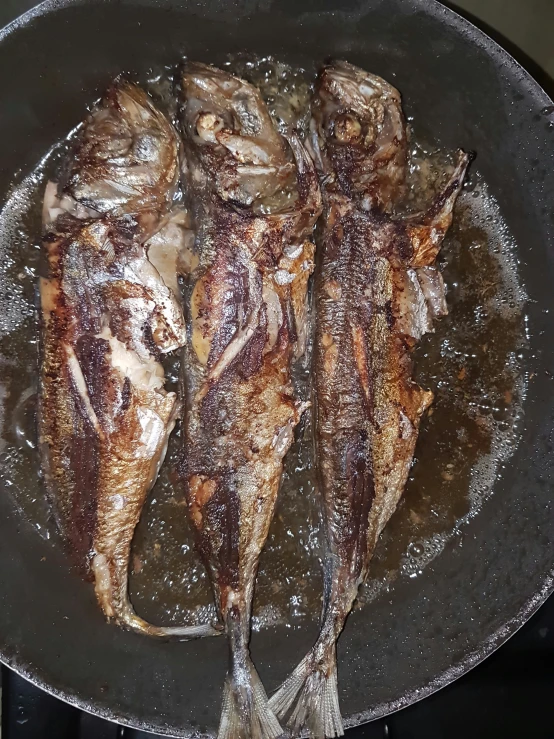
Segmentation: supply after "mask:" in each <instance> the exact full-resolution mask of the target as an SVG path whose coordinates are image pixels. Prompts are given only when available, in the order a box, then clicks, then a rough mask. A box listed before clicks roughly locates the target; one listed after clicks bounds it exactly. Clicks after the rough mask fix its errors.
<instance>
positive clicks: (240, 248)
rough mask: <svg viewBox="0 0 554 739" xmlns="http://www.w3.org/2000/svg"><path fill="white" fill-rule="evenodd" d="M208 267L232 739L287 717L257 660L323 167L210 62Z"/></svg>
mask: <svg viewBox="0 0 554 739" xmlns="http://www.w3.org/2000/svg"><path fill="white" fill-rule="evenodd" d="M182 90H183V106H182V108H183V109H182V120H183V131H184V137H185V147H186V152H187V160H188V185H189V193H190V194H191V196H192V200H193V209H194V213H195V219H196V227H197V234H198V235H197V243H196V247H197V256H198V259H199V265H198V268H197V270H196V271H195V273H194V279H193V281H192V283H193V287H192V290H191V293H190V298H189V301H188V310H189V313H190V318H191V337H190V341H189V342H188V343H187V346H186V349H185V360H184V367H185V369H186V373H185V398H186V408H185V424H184V428H185V433H184V450H185V454H184V463H183V471H182V474H183V478H184V482H185V489H186V496H187V502H188V510H189V514H190V519H191V522H192V526H193V529H194V531H195V534H196V541H197V547H198V550H199V552H200V554H201V556H202V557H203V560H204V562H205V563H206V566H207V569H208V572H209V575H210V578H211V582H212V586H213V590H214V594H215V600H216V605H217V608H218V611H219V613H220V617H221V620H222V621H223V623H224V625H225V630H226V633H227V637H228V640H229V647H230V661H229V669H228V674H227V678H226V681H225V688H224V696H223V709H222V716H221V723H220V728H219V737H220V739H227V738H228V739H231V738H232V739H237V737H248V738H250V737H253V738H254V739H262V738H265V737H276V736H278V735H279V734H280V733H281V728H280V726H279V724H278V722H277V721H276V719H275V717H274V716H273V714H272V713H271V711H270V710H269V708H268V706H267V697H266V694H265V691H264V688H263V686H262V684H261V682H260V679H259V677H258V674H257V672H256V669H255V667H254V665H253V663H252V661H251V659H250V654H249V648H248V643H249V640H250V617H251V612H252V598H253V591H254V582H255V578H256V572H257V568H258V560H259V556H260V552H261V550H262V548H263V546H264V543H265V541H266V538H267V533H268V529H269V524H270V522H271V519H272V516H273V512H274V508H275V502H276V497H277V492H278V488H279V482H280V478H281V472H282V467H283V457H284V456H285V454H286V452H287V450H288V449H289V447H290V445H291V443H292V440H293V431H294V427H295V426H296V424H297V423H298V421H299V419H300V416H301V414H302V411H303V409H304V408H305V407H306V404H305V403H302V402H301V401H300V400H298V399H297V398H295V397H294V393H293V388H292V383H291V374H290V366H291V362H292V361H293V357H294V355H295V353H296V354H299V353H300V352H301V351H302V346H301V345H302V342H303V341H304V340H305V339H304V336H305V326H304V323H305V321H306V310H305V301H306V286H307V282H308V277H309V275H310V273H311V271H312V269H313V254H314V246H313V244H312V242H311V241H309V237H310V234H311V232H312V229H313V226H314V223H315V221H316V219H317V217H318V215H319V212H320V193H319V187H318V183H317V175H316V173H315V169H314V167H313V163H312V162H311V160H310V158H309V156H308V154H307V152H306V150H305V149H304V148H303V146H302V145H301V144H300V143H299V141H298V140H297V138H296V137H295V136H294V135H291V137H290V145H289V146H288V145H287V143H286V142H285V140H284V139H283V138H282V137H281V136H280V135H279V134H278V133H277V131H276V130H275V128H274V126H273V124H272V121H271V119H270V117H269V114H268V112H267V110H266V107H265V105H264V103H263V101H262V98H261V96H260V93H259V91H258V90H257V89H256V88H254V87H253V86H251V85H250V84H247V83H246V82H244V81H243V80H241V79H238V78H236V77H233V76H232V75H230V74H228V73H226V72H223V71H221V70H219V69H216V68H214V67H210V66H207V65H204V64H195V63H188V64H186V65H185V67H184V71H183V76H182Z"/></svg>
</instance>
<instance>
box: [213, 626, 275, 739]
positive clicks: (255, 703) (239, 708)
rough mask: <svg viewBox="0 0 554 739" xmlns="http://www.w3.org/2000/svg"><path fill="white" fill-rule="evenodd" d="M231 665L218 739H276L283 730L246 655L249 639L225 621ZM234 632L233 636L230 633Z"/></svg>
mask: <svg viewBox="0 0 554 739" xmlns="http://www.w3.org/2000/svg"><path fill="white" fill-rule="evenodd" d="M227 626H228V631H229V628H230V629H231V631H230V633H228V636H229V642H230V648H231V664H230V667H229V671H228V673H227V677H226V679H225V686H224V689H223V707H222V710H221V720H220V723H219V732H218V735H217V739H277V737H280V736H282V734H283V730H282V728H281V726H280V724H279V722H278V721H277V719H276V718H275V715H274V714H273V712H272V711H271V709H270V708H269V702H268V699H267V694H266V692H265V689H264V686H263V685H262V681H261V680H260V677H259V675H258V673H257V671H256V668H255V667H254V664H253V662H252V660H251V658H250V654H249V651H248V638H247V637H246V638H245V634H244V631H243V630H240V632H239V629H240V626H239V625H238V624H233V623H229V621H227ZM233 629H236V631H235V633H234V634H233V633H232V630H233Z"/></svg>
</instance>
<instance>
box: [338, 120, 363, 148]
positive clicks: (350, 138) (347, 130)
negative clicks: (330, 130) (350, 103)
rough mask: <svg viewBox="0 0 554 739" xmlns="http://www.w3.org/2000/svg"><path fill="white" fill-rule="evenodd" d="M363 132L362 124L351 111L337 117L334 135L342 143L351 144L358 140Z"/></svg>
mask: <svg viewBox="0 0 554 739" xmlns="http://www.w3.org/2000/svg"><path fill="white" fill-rule="evenodd" d="M361 133H362V124H361V123H360V121H359V120H358V119H357V118H355V117H354V116H353V115H351V114H350V113H343V114H342V115H339V116H337V118H336V119H335V125H334V135H335V138H336V139H338V140H339V141H341V142H342V143H345V144H349V143H352V142H354V141H357V140H358V139H359V138H360V135H361Z"/></svg>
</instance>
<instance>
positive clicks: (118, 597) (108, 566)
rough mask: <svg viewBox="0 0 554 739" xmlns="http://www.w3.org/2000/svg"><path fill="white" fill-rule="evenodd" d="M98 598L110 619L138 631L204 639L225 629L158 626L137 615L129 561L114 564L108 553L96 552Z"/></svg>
mask: <svg viewBox="0 0 554 739" xmlns="http://www.w3.org/2000/svg"><path fill="white" fill-rule="evenodd" d="M92 571H93V575H94V580H95V582H94V585H95V591H96V597H97V599H98V602H99V604H100V607H101V608H102V610H103V611H104V613H105V615H106V617H107V619H108V621H115V623H117V624H119V625H120V626H122V627H123V628H126V629H129V630H131V631H135V632H137V633H138V634H145V635H147V636H155V637H158V638H162V639H179V640H181V641H188V640H189V639H200V638H201V637H204V636H218V635H219V634H222V633H223V628H222V627H221V626H219V625H218V624H215V623H207V624H199V625H197V626H154V625H153V624H150V623H148V621H145V620H144V619H143V618H141V617H140V616H138V615H137V613H136V612H135V609H134V608H133V606H132V604H131V601H130V598H129V591H128V585H127V564H126V562H125V563H124V564H121V563H119V564H118V563H117V562H116V563H114V562H113V561H110V559H109V558H108V557H107V556H106V555H104V554H100V555H99V554H97V555H95V557H94V559H93V561H92Z"/></svg>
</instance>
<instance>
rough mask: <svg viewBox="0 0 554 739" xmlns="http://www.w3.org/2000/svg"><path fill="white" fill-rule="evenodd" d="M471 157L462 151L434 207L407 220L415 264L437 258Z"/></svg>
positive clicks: (427, 262)
mask: <svg viewBox="0 0 554 739" xmlns="http://www.w3.org/2000/svg"><path fill="white" fill-rule="evenodd" d="M470 160H471V156H470V155H469V154H466V153H465V152H464V151H462V150H460V151H459V152H458V162H457V164H456V167H455V168H454V172H453V173H452V176H451V177H450V179H449V180H448V182H447V184H446V186H445V187H444V188H443V190H442V192H441V193H439V195H438V196H437V197H436V198H435V201H434V203H433V204H432V205H431V207H430V208H429V209H428V210H427V211H426V212H425V213H418V214H416V215H413V216H411V217H410V218H407V219H405V220H404V223H405V226H406V232H407V234H408V238H409V239H410V241H411V242H412V247H413V250H414V253H413V257H412V261H411V264H410V266H411V267H413V268H418V267H428V266H430V265H432V264H433V262H434V261H435V259H436V258H437V254H438V253H439V250H440V248H441V245H442V242H443V239H444V237H445V235H446V232H447V231H448V229H449V228H450V224H451V223H452V211H453V210H454V205H455V203H456V199H457V197H458V195H459V193H460V190H461V189H462V185H463V182H464V176H465V173H466V170H467V167H468V165H469V162H470Z"/></svg>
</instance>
